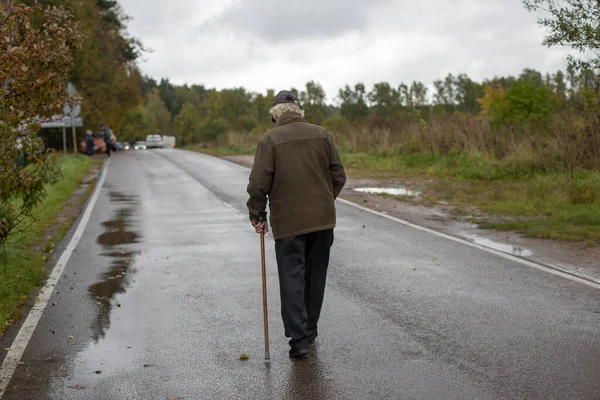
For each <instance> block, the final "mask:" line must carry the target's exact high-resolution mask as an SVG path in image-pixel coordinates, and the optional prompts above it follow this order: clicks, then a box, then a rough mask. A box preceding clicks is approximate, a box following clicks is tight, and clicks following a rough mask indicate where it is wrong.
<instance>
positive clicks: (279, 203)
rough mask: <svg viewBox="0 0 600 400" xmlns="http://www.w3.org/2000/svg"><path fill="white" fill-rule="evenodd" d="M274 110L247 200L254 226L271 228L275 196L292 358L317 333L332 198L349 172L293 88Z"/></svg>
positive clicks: (275, 226)
mask: <svg viewBox="0 0 600 400" xmlns="http://www.w3.org/2000/svg"><path fill="white" fill-rule="evenodd" d="M270 112H271V116H272V120H273V122H276V124H277V126H276V127H275V128H274V129H272V130H270V131H269V132H268V133H267V134H266V135H265V136H264V137H263V138H262V139H261V140H260V142H259V143H258V147H257V150H256V155H255V158H254V165H253V167H252V172H251V173H250V182H249V184H248V189H247V190H248V194H249V195H250V198H249V199H248V203H247V205H248V210H249V212H250V220H251V221H252V225H253V226H254V228H255V230H256V232H258V233H261V232H267V231H268V224H267V222H266V214H267V213H266V205H267V198H268V200H269V208H270V211H271V214H270V220H271V226H272V228H273V236H274V238H275V253H276V256H277V268H278V272H279V287H280V295H281V316H282V319H283V325H284V328H285V335H286V336H287V337H289V338H291V339H290V341H289V344H290V347H291V348H290V357H292V358H301V357H304V356H306V355H307V354H308V353H309V344H312V343H313V342H314V340H315V339H316V337H317V333H318V332H317V322H318V321H319V315H320V313H321V306H322V304H323V296H324V294H325V280H326V277H327V267H328V265H329V251H330V247H331V245H332V244H333V229H334V227H335V223H336V210H335V204H334V201H335V199H336V198H337V197H338V195H339V194H340V192H341V191H342V188H343V187H344V184H345V182H346V174H345V172H344V167H343V166H342V162H341V160H340V156H339V154H338V151H337V149H336V147H335V144H334V141H333V138H332V137H331V135H330V134H329V133H328V132H327V131H326V130H325V129H323V128H321V127H320V126H317V125H312V124H309V123H308V122H306V121H305V120H304V119H303V117H304V111H303V109H302V106H301V104H300V101H299V100H298V98H297V97H296V96H295V95H294V94H293V93H291V92H289V91H286V90H284V91H281V92H279V93H278V94H277V96H275V100H274V101H273V107H272V108H271V110H270Z"/></svg>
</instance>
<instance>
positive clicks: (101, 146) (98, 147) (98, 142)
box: [79, 132, 106, 154]
mask: <svg viewBox="0 0 600 400" xmlns="http://www.w3.org/2000/svg"><path fill="white" fill-rule="evenodd" d="M79 151H81V152H82V153H83V154H86V153H87V143H86V141H85V138H83V139H82V140H81V143H80V145H79ZM94 153H106V143H105V142H104V135H103V134H102V132H100V133H98V132H96V133H94Z"/></svg>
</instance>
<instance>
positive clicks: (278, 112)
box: [269, 103, 304, 119]
mask: <svg viewBox="0 0 600 400" xmlns="http://www.w3.org/2000/svg"><path fill="white" fill-rule="evenodd" d="M269 112H270V113H271V115H273V116H275V118H276V119H278V118H280V117H281V116H282V115H284V114H295V115H297V116H299V117H300V118H304V110H303V109H301V108H300V106H299V105H298V104H294V103H280V104H275V105H274V106H273V107H272V108H271V109H270V110H269Z"/></svg>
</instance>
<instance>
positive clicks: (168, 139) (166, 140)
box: [162, 135, 175, 149]
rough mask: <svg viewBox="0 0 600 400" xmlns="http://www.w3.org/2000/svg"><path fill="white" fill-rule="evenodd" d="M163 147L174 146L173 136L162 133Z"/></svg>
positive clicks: (170, 147)
mask: <svg viewBox="0 0 600 400" xmlns="http://www.w3.org/2000/svg"><path fill="white" fill-rule="evenodd" d="M162 147H163V149H172V148H174V147H175V136H167V135H163V137H162Z"/></svg>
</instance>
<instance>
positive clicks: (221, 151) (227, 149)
mask: <svg viewBox="0 0 600 400" xmlns="http://www.w3.org/2000/svg"><path fill="white" fill-rule="evenodd" d="M184 149H186V150H191V151H197V152H199V153H206V154H210V155H213V156H240V155H249V154H254V152H255V151H256V145H254V146H251V145H239V146H217V147H209V146H203V145H198V144H196V145H190V146H186V147H184Z"/></svg>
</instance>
